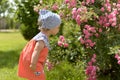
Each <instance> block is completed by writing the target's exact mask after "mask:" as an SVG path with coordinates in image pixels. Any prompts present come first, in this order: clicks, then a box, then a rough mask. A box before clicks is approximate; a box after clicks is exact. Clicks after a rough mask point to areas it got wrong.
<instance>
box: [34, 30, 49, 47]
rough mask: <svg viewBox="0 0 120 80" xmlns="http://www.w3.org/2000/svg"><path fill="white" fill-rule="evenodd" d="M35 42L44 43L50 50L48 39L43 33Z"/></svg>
mask: <svg viewBox="0 0 120 80" xmlns="http://www.w3.org/2000/svg"><path fill="white" fill-rule="evenodd" d="M33 40H35V41H43V42H44V43H45V46H46V47H48V48H50V45H49V41H48V38H47V36H46V35H45V34H43V33H42V32H39V33H38V34H37V35H36V36H34V37H33Z"/></svg>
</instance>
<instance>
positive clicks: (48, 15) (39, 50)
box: [18, 10, 61, 80]
mask: <svg viewBox="0 0 120 80" xmlns="http://www.w3.org/2000/svg"><path fill="white" fill-rule="evenodd" d="M38 24H39V29H40V31H41V32H40V33H38V34H37V35H36V36H35V37H33V39H31V40H30V41H29V42H28V43H27V45H26V46H25V47H24V49H23V50H22V52H21V54H20V59H19V65H18V76H19V77H22V78H26V79H28V80H45V74H44V63H45V61H46V57H47V55H48V51H49V49H50V46H49V41H48V38H49V36H50V35H56V34H57V33H58V31H59V26H60V24H61V19H60V16H59V15H58V14H56V13H53V12H51V11H49V10H40V11H39V18H38Z"/></svg>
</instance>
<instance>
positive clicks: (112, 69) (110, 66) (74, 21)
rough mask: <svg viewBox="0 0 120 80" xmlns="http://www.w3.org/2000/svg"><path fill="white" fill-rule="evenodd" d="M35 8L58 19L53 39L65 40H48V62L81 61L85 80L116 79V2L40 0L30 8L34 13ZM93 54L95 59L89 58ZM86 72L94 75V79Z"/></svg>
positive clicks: (119, 34)
mask: <svg viewBox="0 0 120 80" xmlns="http://www.w3.org/2000/svg"><path fill="white" fill-rule="evenodd" d="M28 1H29V0H28ZM38 9H48V10H52V11H54V12H56V13H58V14H60V16H61V18H62V25H61V29H60V33H59V34H58V35H57V37H59V36H60V35H64V37H65V41H64V40H61V38H62V39H63V37H61V38H60V39H59V41H57V40H58V38H57V37H55V38H54V40H51V47H52V49H53V50H52V51H50V55H49V59H50V60H51V61H52V62H54V63H58V62H60V61H62V60H68V61H69V62H71V63H73V64H77V63H78V62H79V61H81V62H83V64H84V67H85V68H86V71H88V72H87V73H86V74H87V75H88V78H87V79H88V80H96V78H97V79H100V80H119V79H120V77H119V73H120V66H119V65H118V64H117V60H118V63H119V54H117V53H118V50H119V49H120V0H62V1H60V0H56V1H54V0H49V1H45V0H44V1H42V0H40V4H39V5H36V6H35V7H34V10H35V11H38ZM66 43H67V44H66ZM65 44H66V45H65ZM93 54H95V55H96V57H94V58H92V59H91V57H92V56H93ZM115 54H117V57H116V58H117V59H115V57H114V56H115ZM94 60H96V61H94ZM89 61H90V62H91V61H94V62H93V63H94V64H92V63H91V64H92V65H91V64H90V63H89ZM87 63H88V64H87ZM89 70H90V71H93V72H94V73H93V74H94V76H95V78H94V79H93V78H91V72H89ZM88 73H90V74H88ZM94 76H93V75H92V77H94ZM106 76H107V77H106Z"/></svg>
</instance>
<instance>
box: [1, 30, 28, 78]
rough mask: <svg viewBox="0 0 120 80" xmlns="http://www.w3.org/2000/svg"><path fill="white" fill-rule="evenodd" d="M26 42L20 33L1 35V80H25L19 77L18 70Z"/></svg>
mask: <svg viewBox="0 0 120 80" xmlns="http://www.w3.org/2000/svg"><path fill="white" fill-rule="evenodd" d="M26 42H27V41H25V40H24V38H23V37H22V35H21V34H20V33H19V32H12V33H0V80H23V79H21V78H19V77H18V76H17V68H18V60H19V54H20V52H21V50H22V48H23V47H24V45H25V44H26Z"/></svg>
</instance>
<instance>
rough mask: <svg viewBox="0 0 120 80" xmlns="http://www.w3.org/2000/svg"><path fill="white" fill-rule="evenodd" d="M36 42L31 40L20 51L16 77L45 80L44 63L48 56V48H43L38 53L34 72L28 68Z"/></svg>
mask: <svg viewBox="0 0 120 80" xmlns="http://www.w3.org/2000/svg"><path fill="white" fill-rule="evenodd" d="M36 42H37V41H36V40H34V39H32V40H31V41H29V42H28V43H27V45H26V46H25V47H24V49H23V50H22V52H21V54H20V59H19V65H18V76H19V77H22V78H26V79H29V80H45V74H44V62H45V61H46V58H47V55H48V51H49V49H48V47H45V48H43V50H42V51H41V52H40V55H39V58H38V62H37V65H36V70H35V71H32V70H31V69H30V67H29V66H30V62H31V56H32V53H33V51H34V47H35V44H36Z"/></svg>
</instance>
